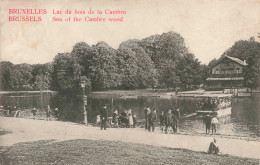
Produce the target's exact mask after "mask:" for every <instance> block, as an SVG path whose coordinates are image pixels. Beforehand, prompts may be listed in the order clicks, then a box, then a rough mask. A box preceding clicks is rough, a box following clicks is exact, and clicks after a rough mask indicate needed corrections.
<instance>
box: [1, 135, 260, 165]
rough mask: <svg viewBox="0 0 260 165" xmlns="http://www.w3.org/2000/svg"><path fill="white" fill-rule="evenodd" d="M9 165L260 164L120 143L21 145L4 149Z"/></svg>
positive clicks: (225, 157) (64, 142) (254, 161)
mask: <svg viewBox="0 0 260 165" xmlns="http://www.w3.org/2000/svg"><path fill="white" fill-rule="evenodd" d="M1 155H2V157H3V158H4V161H5V164H10V165H13V164H19V165H20V164H21V165H22V164H142V165H143V164H198V165H201V164H216V165H217V164H258V163H259V160H256V159H247V158H240V157H235V156H230V155H209V154H206V153H202V152H194V151H190V150H183V149H171V148H165V147H154V146H149V145H140V144H132V143H123V142H118V141H96V140H85V139H84V140H70V141H63V142H55V141H52V140H48V141H37V142H31V143H19V144H16V145H14V146H11V147H8V148H5V149H4V152H3V153H2V154H1Z"/></svg>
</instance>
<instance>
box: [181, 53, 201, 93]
mask: <svg viewBox="0 0 260 165" xmlns="http://www.w3.org/2000/svg"><path fill="white" fill-rule="evenodd" d="M176 72H177V75H178V77H179V79H180V82H181V84H182V86H183V88H184V89H186V88H187V87H189V86H192V85H199V84H200V83H201V73H200V62H199V61H198V59H196V58H195V56H194V55H193V54H190V53H187V54H184V55H183V57H181V58H180V60H179V62H178V64H177V68H176Z"/></svg>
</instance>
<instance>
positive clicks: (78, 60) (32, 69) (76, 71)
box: [0, 32, 260, 91]
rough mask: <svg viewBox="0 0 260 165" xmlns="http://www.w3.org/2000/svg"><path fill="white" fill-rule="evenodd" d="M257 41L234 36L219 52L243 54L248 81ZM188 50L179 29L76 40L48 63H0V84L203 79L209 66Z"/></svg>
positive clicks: (104, 84)
mask: <svg viewBox="0 0 260 165" xmlns="http://www.w3.org/2000/svg"><path fill="white" fill-rule="evenodd" d="M259 51H260V46H259V43H258V42H256V41H255V40H254V39H253V38H251V39H250V40H248V41H247V40H241V41H238V42H236V43H235V44H234V45H233V46H232V47H231V48H230V49H228V50H227V51H226V52H224V54H226V55H229V56H233V57H237V58H240V59H241V60H246V61H247V63H248V64H249V65H248V66H247V68H246V69H247V70H248V72H247V74H246V75H245V77H246V79H247V80H248V81H247V86H249V87H252V88H255V87H256V86H257V85H256V84H257V83H256V82H257V81H258V75H257V74H258V59H259ZM216 62H217V59H213V60H212V61H211V62H210V63H209V65H202V64H200V62H199V61H198V59H197V58H195V56H194V55H193V54H192V53H191V52H190V51H189V49H188V48H187V46H186V45H185V42H184V39H183V37H182V36H181V35H179V34H177V33H174V32H168V33H163V34H162V35H153V36H150V37H147V38H144V39H142V40H128V41H125V42H122V43H121V44H120V45H119V47H118V49H114V48H112V47H111V46H109V45H108V44H107V43H105V42H98V43H97V44H96V45H91V46H90V45H88V44H87V43H85V42H79V43H76V44H75V45H74V46H73V49H72V51H71V52H66V53H58V54H57V55H56V56H55V58H54V60H53V62H51V63H47V64H36V65H29V64H18V65H14V64H12V63H10V62H1V63H0V69H1V73H0V76H1V77H0V79H1V85H0V90H7V91H8V90H47V89H48V90H55V91H61V90H66V89H73V88H74V86H75V85H76V86H78V85H79V81H80V76H86V77H87V87H88V88H87V89H88V90H89V91H90V90H92V91H97V90H107V89H143V88H176V87H178V88H181V89H183V90H185V89H189V88H190V87H194V86H198V85H199V84H203V83H205V80H206V78H207V77H208V75H209V71H210V67H211V66H212V65H213V64H214V63H216Z"/></svg>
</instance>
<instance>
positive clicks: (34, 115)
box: [32, 107, 37, 120]
mask: <svg viewBox="0 0 260 165" xmlns="http://www.w3.org/2000/svg"><path fill="white" fill-rule="evenodd" d="M36 112H37V110H36V108H35V107H33V109H32V114H33V120H35V119H36Z"/></svg>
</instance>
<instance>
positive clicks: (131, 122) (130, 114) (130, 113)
mask: <svg viewBox="0 0 260 165" xmlns="http://www.w3.org/2000/svg"><path fill="white" fill-rule="evenodd" d="M127 116H128V126H129V127H133V125H134V120H133V116H132V110H131V109H129V110H128V114H127Z"/></svg>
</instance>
